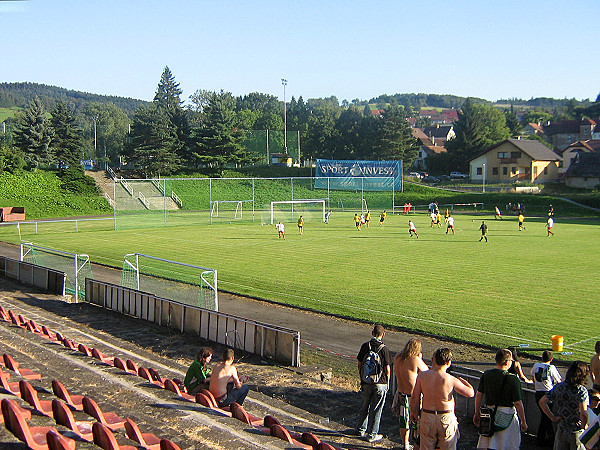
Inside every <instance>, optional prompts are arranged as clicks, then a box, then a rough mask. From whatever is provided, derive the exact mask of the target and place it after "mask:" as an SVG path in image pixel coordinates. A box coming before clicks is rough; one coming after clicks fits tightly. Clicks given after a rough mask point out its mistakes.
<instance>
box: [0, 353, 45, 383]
mask: <svg viewBox="0 0 600 450" xmlns="http://www.w3.org/2000/svg"><path fill="white" fill-rule="evenodd" d="M2 357H3V358H4V365H5V366H6V368H7V369H9V370H12V371H13V372H15V373H17V374H19V375H21V376H22V377H23V378H25V379H26V380H40V379H41V378H42V375H41V374H39V373H36V372H34V371H33V370H31V369H21V368H20V365H19V363H18V362H16V361H15V360H14V359H13V357H12V356H10V355H9V354H8V353H5V354H4V355H2Z"/></svg>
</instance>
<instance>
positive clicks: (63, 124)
mask: <svg viewBox="0 0 600 450" xmlns="http://www.w3.org/2000/svg"><path fill="white" fill-rule="evenodd" d="M51 114H52V118H51V119H50V124H51V125H52V130H53V132H54V135H53V137H52V142H51V144H50V148H51V149H52V158H53V160H54V162H55V163H56V164H57V165H58V170H59V171H60V172H62V170H63V168H64V167H66V166H68V165H72V166H75V165H78V164H79V162H80V160H81V158H82V156H83V137H82V134H81V130H80V129H79V128H78V127H77V125H76V122H75V115H74V114H73V112H72V111H71V110H70V109H69V107H68V105H67V104H66V103H65V102H57V103H56V105H54V108H53V109H52V111H51Z"/></svg>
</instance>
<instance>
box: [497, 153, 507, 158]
mask: <svg viewBox="0 0 600 450" xmlns="http://www.w3.org/2000/svg"><path fill="white" fill-rule="evenodd" d="M506 158H508V152H498V159H506Z"/></svg>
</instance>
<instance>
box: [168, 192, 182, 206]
mask: <svg viewBox="0 0 600 450" xmlns="http://www.w3.org/2000/svg"><path fill="white" fill-rule="evenodd" d="M171 198H172V199H173V201H174V202H175V203H177V206H179V207H180V208H183V202H182V201H181V199H180V198H179V197H178V196H177V194H176V193H175V192H174V191H171Z"/></svg>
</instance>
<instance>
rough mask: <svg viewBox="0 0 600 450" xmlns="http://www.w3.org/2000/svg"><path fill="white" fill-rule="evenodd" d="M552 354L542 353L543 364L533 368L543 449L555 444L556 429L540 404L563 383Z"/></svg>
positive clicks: (539, 431) (540, 444) (549, 352)
mask: <svg viewBox="0 0 600 450" xmlns="http://www.w3.org/2000/svg"><path fill="white" fill-rule="evenodd" d="M552 359H553V358H552V352H551V351H550V350H545V351H544V353H542V362H537V363H535V364H534V365H533V367H532V368H531V378H533V382H534V384H535V403H536V404H537V405H538V408H540V412H541V415H540V424H539V426H538V430H537V444H538V445H539V446H540V447H542V446H544V445H551V444H552V443H553V442H554V428H553V427H552V421H551V420H550V418H549V417H548V416H547V415H546V414H544V412H543V411H542V409H541V407H540V406H539V404H538V402H539V401H540V399H541V398H542V397H543V396H545V395H546V393H547V392H549V391H551V390H552V388H553V387H554V386H555V385H557V384H558V383H560V382H561V381H562V378H561V376H560V373H558V370H557V369H556V367H555V366H554V365H552Z"/></svg>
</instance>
